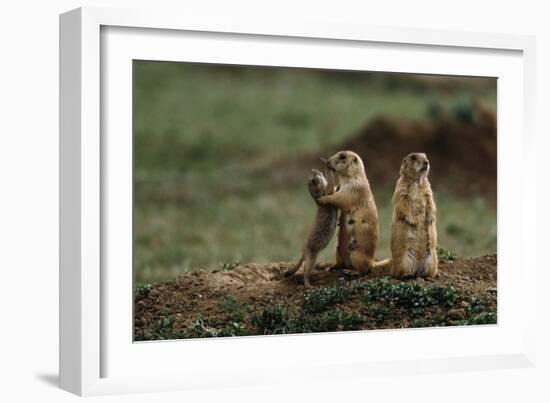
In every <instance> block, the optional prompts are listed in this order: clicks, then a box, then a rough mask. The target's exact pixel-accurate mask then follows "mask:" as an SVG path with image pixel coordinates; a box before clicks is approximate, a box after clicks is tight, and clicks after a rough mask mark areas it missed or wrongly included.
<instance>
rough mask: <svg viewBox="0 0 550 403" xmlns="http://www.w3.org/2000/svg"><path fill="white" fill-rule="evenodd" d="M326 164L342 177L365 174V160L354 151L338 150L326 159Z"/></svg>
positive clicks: (362, 175)
mask: <svg viewBox="0 0 550 403" xmlns="http://www.w3.org/2000/svg"><path fill="white" fill-rule="evenodd" d="M325 164H326V165H327V167H328V168H329V169H331V170H332V171H334V172H336V173H338V175H339V176H340V177H342V178H355V177H364V176H365V167H364V165H363V161H361V158H360V157H359V156H358V155H357V154H355V153H354V152H353V151H338V152H337V153H336V154H334V155H333V156H332V157H330V158H329V159H328V160H326V161H325Z"/></svg>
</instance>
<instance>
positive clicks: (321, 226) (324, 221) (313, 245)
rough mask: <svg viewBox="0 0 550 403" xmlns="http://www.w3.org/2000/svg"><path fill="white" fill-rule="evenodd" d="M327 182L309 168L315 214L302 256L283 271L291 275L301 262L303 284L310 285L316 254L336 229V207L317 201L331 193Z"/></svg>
mask: <svg viewBox="0 0 550 403" xmlns="http://www.w3.org/2000/svg"><path fill="white" fill-rule="evenodd" d="M327 187H328V182H327V180H326V178H325V177H324V175H323V174H322V173H321V172H320V171H318V170H316V169H312V170H311V176H310V177H309V180H308V189H309V193H310V194H311V197H313V199H314V200H315V203H317V214H316V216H315V221H314V222H313V226H312V227H311V230H310V231H309V234H308V236H307V238H306V242H305V244H304V247H303V249H302V256H301V257H300V260H298V263H296V265H295V266H294V267H291V268H289V269H288V270H287V272H286V273H285V277H288V276H291V275H293V274H294V273H296V272H297V271H298V269H299V268H300V266H302V263H304V261H305V266H304V286H305V287H310V282H309V276H310V274H311V270H312V269H313V268H314V267H315V262H316V261H317V255H318V254H319V252H320V251H322V250H323V249H325V248H326V246H327V245H328V243H329V242H330V240H331V239H332V236H333V235H334V231H335V230H336V222H337V219H338V209H337V208H336V207H334V206H330V205H321V204H319V202H318V201H317V199H319V197H321V196H324V195H326V194H329V193H332V190H331V189H327Z"/></svg>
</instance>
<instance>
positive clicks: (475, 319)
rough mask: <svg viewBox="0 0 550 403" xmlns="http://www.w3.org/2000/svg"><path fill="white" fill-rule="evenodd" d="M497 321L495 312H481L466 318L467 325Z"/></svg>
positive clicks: (487, 323) (488, 323) (494, 322)
mask: <svg viewBox="0 0 550 403" xmlns="http://www.w3.org/2000/svg"><path fill="white" fill-rule="evenodd" d="M496 323H497V313H496V312H494V311H489V312H481V313H478V314H476V315H473V316H471V317H469V318H468V325H490V324H496Z"/></svg>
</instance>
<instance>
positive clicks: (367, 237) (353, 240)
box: [319, 151, 388, 273]
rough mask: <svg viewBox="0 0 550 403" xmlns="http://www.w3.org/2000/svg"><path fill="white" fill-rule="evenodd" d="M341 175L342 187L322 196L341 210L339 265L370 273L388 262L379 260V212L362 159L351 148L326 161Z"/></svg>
mask: <svg viewBox="0 0 550 403" xmlns="http://www.w3.org/2000/svg"><path fill="white" fill-rule="evenodd" d="M326 165H327V166H328V167H329V169H331V170H333V171H335V172H336V173H337V174H338V180H339V188H338V190H337V191H336V192H334V193H333V194H331V195H327V196H323V197H321V198H320V199H319V202H320V203H321V204H328V205H332V206H336V207H338V208H339V209H340V220H339V230H338V247H337V249H336V265H337V266H338V267H342V268H351V269H353V270H355V271H358V272H360V273H368V272H369V271H370V270H371V269H372V268H374V267H377V266H380V265H384V264H387V262H388V261H382V262H376V261H375V259H374V254H375V251H376V246H377V244H378V211H377V209H376V204H375V202H374V197H373V195H372V192H371V189H370V184H369V181H368V179H367V175H366V173H365V167H364V165H363V161H362V160H361V158H360V157H359V156H358V155H357V154H356V153H354V152H352V151H340V152H338V153H336V154H334V155H333V156H332V157H330V158H329V159H328V160H327V161H326Z"/></svg>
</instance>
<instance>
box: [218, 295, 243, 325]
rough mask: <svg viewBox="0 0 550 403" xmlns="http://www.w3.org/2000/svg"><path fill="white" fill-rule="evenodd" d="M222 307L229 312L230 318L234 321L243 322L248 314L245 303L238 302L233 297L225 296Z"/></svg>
mask: <svg viewBox="0 0 550 403" xmlns="http://www.w3.org/2000/svg"><path fill="white" fill-rule="evenodd" d="M220 306H221V308H222V309H223V310H224V311H226V312H228V313H229V318H230V319H231V320H232V321H233V322H242V321H243V320H244V317H245V315H246V311H247V308H246V306H245V305H243V304H241V303H239V302H237V300H235V298H233V297H224V298H223V299H222V301H221V303H220Z"/></svg>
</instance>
